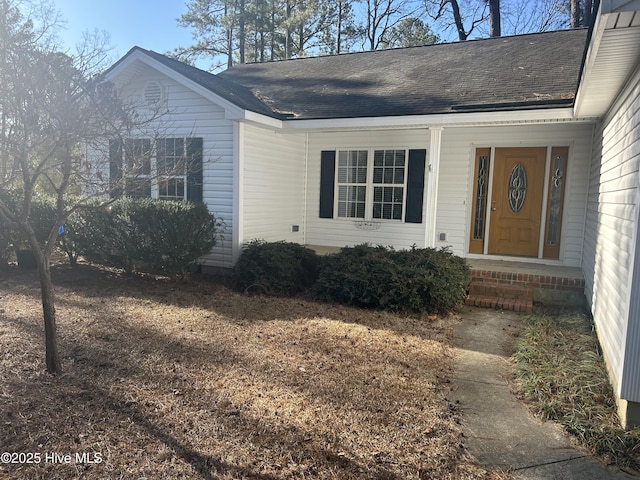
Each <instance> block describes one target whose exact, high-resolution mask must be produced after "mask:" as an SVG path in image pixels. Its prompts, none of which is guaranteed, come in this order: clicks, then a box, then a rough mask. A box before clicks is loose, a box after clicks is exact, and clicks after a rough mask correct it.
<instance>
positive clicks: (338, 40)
mask: <svg viewBox="0 0 640 480" xmlns="http://www.w3.org/2000/svg"><path fill="white" fill-rule="evenodd" d="M343 8H344V5H343V2H338V31H337V34H336V53H337V54H338V55H340V46H341V44H342V11H343Z"/></svg>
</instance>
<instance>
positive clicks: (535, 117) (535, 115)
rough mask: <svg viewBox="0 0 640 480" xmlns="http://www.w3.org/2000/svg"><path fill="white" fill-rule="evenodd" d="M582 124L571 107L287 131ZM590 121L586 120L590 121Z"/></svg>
mask: <svg viewBox="0 0 640 480" xmlns="http://www.w3.org/2000/svg"><path fill="white" fill-rule="evenodd" d="M571 120H579V119H576V118H575V117H574V116H573V109H572V108H571V107H565V108H550V109H542V110H517V111H509V112H505V111H501V112H474V113H446V114H438V115H410V116H396V117H365V118H333V119H322V120H285V121H283V122H282V124H283V130H284V131H287V130H289V131H302V130H338V129H387V128H409V127H416V126H420V127H424V126H429V125H434V126H443V127H444V126H469V125H487V124H494V125H499V124H508V123H540V122H557V121H571ZM589 120H590V119H584V121H589Z"/></svg>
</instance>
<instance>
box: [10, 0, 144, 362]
mask: <svg viewBox="0 0 640 480" xmlns="http://www.w3.org/2000/svg"><path fill="white" fill-rule="evenodd" d="M51 38H52V37H51ZM0 42H1V44H2V49H0V172H1V176H0V217H1V218H2V219H3V220H4V221H5V222H6V223H8V224H9V225H10V226H11V227H12V228H13V229H14V230H16V231H17V232H19V234H20V235H21V237H22V238H23V239H24V241H25V242H26V244H27V245H28V247H29V248H30V249H31V251H32V252H33V254H34V256H35V260H36V263H37V266H38V276H39V281H40V290H41V296H42V307H43V319H44V330H45V347H46V367H47V371H48V372H50V373H57V372H60V370H61V364H60V359H59V355H58V346H57V327H56V310H55V295H54V289H53V284H52V280H51V270H50V258H51V253H52V251H53V248H54V245H55V243H56V240H57V236H58V233H59V228H60V226H61V225H63V224H64V222H65V220H66V219H67V218H68V217H69V215H71V214H72V213H73V212H74V211H75V210H77V209H78V208H80V207H81V206H82V205H83V202H85V200H84V199H79V200H78V201H77V202H70V201H69V193H70V191H71V190H72V189H74V188H79V186H80V185H81V184H83V183H84V179H85V173H86V171H87V168H86V164H85V163H84V157H83V155H81V151H80V145H92V144H104V142H105V141H107V139H110V138H117V137H118V136H120V135H122V134H123V132H125V131H126V130H127V129H129V128H130V127H131V125H132V123H131V119H132V118H133V117H132V116H131V115H129V112H128V111H127V107H125V106H124V105H123V104H122V103H121V102H120V101H119V99H118V96H117V94H116V91H115V89H114V88H111V86H110V85H108V84H104V83H100V82H99V81H97V78H96V77H95V75H94V73H95V72H96V71H97V69H98V68H101V67H103V66H104V63H103V62H104V61H105V60H106V59H107V54H106V51H105V49H104V48H96V45H95V43H94V42H91V41H88V42H86V43H85V48H86V50H84V51H82V50H81V51H79V52H78V53H77V54H76V55H73V56H70V55H67V54H64V53H60V52H59V51H57V50H56V49H55V48H54V47H53V44H52V43H51V42H50V39H49V38H47V35H43V34H42V32H40V31H38V30H36V29H35V28H34V21H33V20H32V19H30V18H26V17H24V16H23V14H22V12H21V11H20V10H19V9H18V7H17V6H16V5H15V4H13V3H11V1H10V0H2V1H1V3H0ZM103 186H104V187H105V188H106V189H108V188H110V186H108V185H103ZM44 188H46V189H47V190H48V191H49V192H51V193H53V195H54V197H55V205H56V208H55V218H53V219H52V221H51V224H50V228H49V231H48V234H47V238H46V239H45V241H44V242H41V240H40V239H38V238H37V236H36V233H35V230H34V224H33V223H32V220H31V217H30V215H31V212H32V204H33V199H34V195H36V194H37V192H38V191H39V190H42V189H44ZM105 192H106V190H103V192H102V193H105ZM12 195H15V197H16V198H17V199H18V201H17V203H12V202H9V201H7V200H6V199H7V198H9V197H10V196H12Z"/></svg>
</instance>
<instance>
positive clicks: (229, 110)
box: [105, 50, 245, 120]
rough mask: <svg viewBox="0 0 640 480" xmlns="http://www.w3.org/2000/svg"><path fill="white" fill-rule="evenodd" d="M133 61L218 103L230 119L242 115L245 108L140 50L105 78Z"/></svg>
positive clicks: (112, 75)
mask: <svg viewBox="0 0 640 480" xmlns="http://www.w3.org/2000/svg"><path fill="white" fill-rule="evenodd" d="M135 62H142V63H144V64H145V65H148V66H149V67H151V68H153V69H154V70H157V71H158V72H160V73H161V74H163V75H165V76H167V77H169V78H171V79H172V80H175V81H176V82H178V83H181V84H183V85H184V86H186V87H187V88H190V89H191V90H193V91H194V92H196V93H197V94H199V95H201V96H202V97H204V98H206V99H208V100H210V101H211V102H213V103H215V104H217V105H219V106H220V107H222V108H223V109H224V110H225V117H227V118H229V119H232V120H233V119H238V118H243V117H244V114H245V110H243V109H242V108H240V107H238V106H237V105H235V104H234V103H231V102H230V101H228V100H225V99H224V98H222V97H221V96H219V95H216V94H215V93H213V92H212V91H211V90H207V89H206V88H204V87H203V86H202V85H199V84H198V83H197V82H194V81H193V80H190V79H188V78H187V77H185V76H184V75H181V74H179V73H178V72H176V71H175V70H173V69H172V68H169V67H167V66H166V65H164V64H163V63H161V62H158V61H157V60H155V59H153V58H151V57H149V56H148V55H147V54H146V53H144V52H142V51H140V50H136V51H134V52H131V53H130V54H129V56H128V57H127V58H125V59H123V61H122V62H121V63H120V64H119V65H116V67H115V68H114V69H113V70H111V71H110V72H108V74H107V75H106V76H105V79H107V80H115V79H116V78H117V77H118V76H119V75H120V74H121V73H122V72H124V71H125V70H126V69H127V68H128V67H130V66H131V65H133V64H134V63H135Z"/></svg>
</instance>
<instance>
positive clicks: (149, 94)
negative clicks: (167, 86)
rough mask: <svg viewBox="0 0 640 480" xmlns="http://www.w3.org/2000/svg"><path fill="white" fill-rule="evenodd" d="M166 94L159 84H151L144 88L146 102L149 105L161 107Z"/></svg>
mask: <svg viewBox="0 0 640 480" xmlns="http://www.w3.org/2000/svg"><path fill="white" fill-rule="evenodd" d="M163 96H164V92H163V90H162V85H160V84H159V83H158V82H149V83H147V85H146V86H145V87H144V101H145V102H146V103H147V104H148V105H159V104H160V102H162V100H163Z"/></svg>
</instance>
